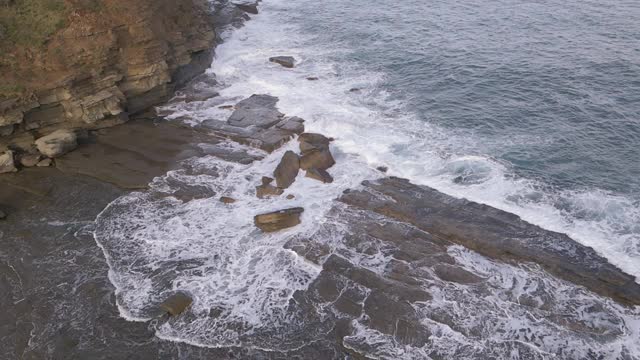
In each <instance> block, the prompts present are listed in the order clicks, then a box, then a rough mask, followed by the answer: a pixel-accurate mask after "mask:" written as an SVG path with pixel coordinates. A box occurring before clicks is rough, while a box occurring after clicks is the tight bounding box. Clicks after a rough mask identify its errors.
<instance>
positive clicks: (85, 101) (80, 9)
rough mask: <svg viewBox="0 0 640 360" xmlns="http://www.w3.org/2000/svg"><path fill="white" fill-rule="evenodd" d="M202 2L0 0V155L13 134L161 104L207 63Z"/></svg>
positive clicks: (209, 24) (91, 124) (207, 20)
mask: <svg viewBox="0 0 640 360" xmlns="http://www.w3.org/2000/svg"><path fill="white" fill-rule="evenodd" d="M210 7H211V5H210V4H209V3H208V2H207V0H136V1H131V0H108V1H107V0H0V53H2V55H0V152H2V151H3V150H4V149H6V148H7V146H8V145H9V143H10V142H11V141H13V140H15V139H17V138H27V139H29V138H37V137H40V136H43V135H46V134H48V133H51V132H52V131H54V130H57V129H60V128H74V129H76V128H81V129H97V128H102V127H107V126H111V125H114V124H119V123H122V122H124V121H126V120H127V119H128V117H129V115H131V114H134V113H137V112H141V111H143V110H145V109H148V108H149V107H151V106H153V105H157V104H159V103H161V102H162V101H164V100H165V99H166V98H167V97H168V96H169V95H171V93H172V92H173V90H174V89H175V87H177V86H180V85H181V84H184V83H185V82H187V81H188V80H190V79H192V78H193V77H194V76H196V75H198V74H200V73H201V72H203V71H204V70H205V69H206V68H207V67H208V66H209V65H210V62H211V59H212V54H213V52H212V48H213V45H214V41H215V38H216V35H215V31H214V16H213V14H212V12H211V9H210ZM30 27H31V28H32V29H30ZM31 30H32V31H31ZM26 142H27V143H28V142H29V140H27V141H26ZM3 147H4V149H3ZM9 147H10V146H9Z"/></svg>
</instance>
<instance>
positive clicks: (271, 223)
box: [254, 207, 304, 232]
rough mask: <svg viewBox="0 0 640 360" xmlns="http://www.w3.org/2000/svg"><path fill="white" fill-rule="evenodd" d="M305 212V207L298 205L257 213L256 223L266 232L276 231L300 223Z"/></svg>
mask: <svg viewBox="0 0 640 360" xmlns="http://www.w3.org/2000/svg"><path fill="white" fill-rule="evenodd" d="M303 212H304V209H303V208H300V207H297V208H291V209H284V210H279V211H274V212H271V213H267V214H261V215H256V216H255V217H254V223H255V225H256V226H257V227H258V228H259V229H260V230H262V231H264V232H274V231H278V230H282V229H287V228H290V227H294V226H296V225H298V224H300V215H301V214H302V213H303Z"/></svg>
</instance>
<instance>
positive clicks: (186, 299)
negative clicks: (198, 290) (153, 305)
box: [159, 292, 193, 316]
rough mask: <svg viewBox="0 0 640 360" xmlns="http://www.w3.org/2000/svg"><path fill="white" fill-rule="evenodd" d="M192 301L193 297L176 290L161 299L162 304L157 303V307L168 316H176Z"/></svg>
mask: <svg viewBox="0 0 640 360" xmlns="http://www.w3.org/2000/svg"><path fill="white" fill-rule="evenodd" d="M192 302H193V299H192V298H191V296H190V295H189V294H187V293H184V292H177V293H175V294H173V295H171V296H169V297H168V298H167V299H166V300H165V301H163V302H162V304H160V305H159V308H160V309H161V310H162V311H163V312H166V313H168V314H169V315H170V316H177V315H180V314H182V313H183V312H184V311H185V310H186V309H187V308H188V307H189V306H191V303H192Z"/></svg>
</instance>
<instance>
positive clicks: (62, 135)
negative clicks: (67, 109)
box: [36, 130, 78, 158]
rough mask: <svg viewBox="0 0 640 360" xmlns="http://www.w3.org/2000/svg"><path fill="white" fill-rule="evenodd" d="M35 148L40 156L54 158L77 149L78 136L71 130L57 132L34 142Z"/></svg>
mask: <svg viewBox="0 0 640 360" xmlns="http://www.w3.org/2000/svg"><path fill="white" fill-rule="evenodd" d="M36 147H37V148H38V151H40V153H41V154H42V155H45V156H47V157H50V158H55V157H58V156H62V155H64V154H66V153H68V152H69V151H71V150H73V149H75V148H76V147H78V136H77V135H76V133H75V132H74V131H72V130H58V131H55V132H53V133H51V134H49V135H47V136H43V137H41V138H39V139H38V140H36Z"/></svg>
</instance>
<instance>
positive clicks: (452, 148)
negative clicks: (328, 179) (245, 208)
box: [186, 0, 640, 276]
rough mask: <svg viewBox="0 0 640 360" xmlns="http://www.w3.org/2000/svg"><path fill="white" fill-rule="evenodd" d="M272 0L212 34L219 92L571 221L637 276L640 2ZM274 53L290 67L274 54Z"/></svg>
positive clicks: (516, 209)
mask: <svg viewBox="0 0 640 360" xmlns="http://www.w3.org/2000/svg"><path fill="white" fill-rule="evenodd" d="M263 8H264V11H263V14H261V15H260V16H258V17H257V18H256V19H254V20H255V21H252V22H250V23H249V25H248V26H247V28H245V29H241V30H239V31H238V32H237V33H235V34H234V35H232V38H231V40H230V41H229V42H228V43H227V44H224V45H222V47H221V48H219V50H218V57H217V60H216V61H215V62H214V65H213V69H212V70H213V72H215V73H216V74H217V76H218V78H219V79H220V80H222V82H224V83H226V84H229V85H230V87H229V88H227V89H225V90H224V91H223V94H228V96H237V97H242V96H246V95H250V94H251V93H260V92H264V93H272V94H274V95H276V96H279V97H280V98H281V102H280V107H281V109H282V110H283V111H284V112H286V113H288V114H295V115H299V116H301V117H303V118H305V119H307V120H308V126H307V127H308V128H310V129H311V130H317V131H321V132H325V133H328V134H330V135H331V136H334V137H336V138H338V139H339V141H338V142H337V143H336V144H337V146H338V147H339V149H340V150H342V151H344V152H345V153H347V154H353V155H355V156H357V157H358V158H359V159H360V160H363V161H365V162H366V163H367V164H369V165H370V166H372V167H375V166H378V165H384V166H388V167H389V169H390V174H392V175H397V176H401V177H406V178H409V179H410V180H412V181H413V182H416V183H420V184H424V185H429V186H432V187H435V188H437V189H439V190H441V191H444V192H446V193H449V194H451V195H455V196H459V197H466V198H468V199H471V200H475V201H478V202H482V203H486V204H489V205H493V206H495V207H498V208H501V209H504V210H507V211H510V212H513V213H515V214H518V215H520V216H522V217H523V218H524V219H526V220H527V221H530V222H532V223H535V224H536V225H540V226H542V227H544V228H547V229H550V230H555V231H559V232H564V233H567V234H568V235H570V236H572V237H573V238H574V239H576V240H578V241H580V242H582V243H583V244H585V245H588V246H591V247H593V248H595V249H596V250H598V251H599V252H600V253H601V254H602V255H603V256H605V257H607V258H609V259H610V260H611V261H612V262H614V263H615V264H616V265H618V266H619V267H621V268H622V269H624V270H625V271H627V272H629V273H631V274H633V275H636V276H640V161H638V159H640V42H639V41H638V40H639V39H640V22H639V21H637V20H638V19H640V4H638V3H637V2H635V1H617V2H610V3H607V2H605V3H603V2H575V3H567V2H564V1H537V2H523V1H515V0H513V1H511V0H507V1H495V2H486V1H463V2H457V3H455V4H451V3H450V2H445V1H401V2H397V1H377V2H375V4H372V3H369V2H360V1H349V2H344V1H338V0H327V1H322V2H313V1H305V0H301V1H284V0H272V1H268V2H266V3H265V4H264V5H263ZM274 54H289V55H293V56H295V57H296V58H297V59H298V61H299V62H298V65H297V68H296V69H295V70H293V71H278V70H280V69H277V68H274V67H273V66H269V64H267V63H265V58H266V57H269V56H272V55H274ZM307 76H317V77H319V78H320V81H317V82H304V81H301V80H303V79H304V78H305V77H307ZM351 89H360V90H359V91H357V92H351V91H350V90H351ZM186 111H188V112H189V113H190V116H191V117H192V118H194V119H196V120H194V121H198V120H197V119H206V118H207V116H210V114H211V110H210V109H206V108H204V109H202V108H197V109H186Z"/></svg>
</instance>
